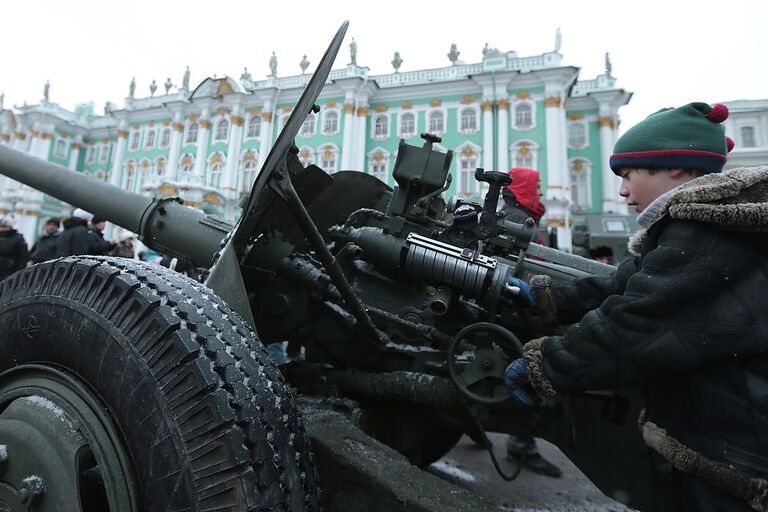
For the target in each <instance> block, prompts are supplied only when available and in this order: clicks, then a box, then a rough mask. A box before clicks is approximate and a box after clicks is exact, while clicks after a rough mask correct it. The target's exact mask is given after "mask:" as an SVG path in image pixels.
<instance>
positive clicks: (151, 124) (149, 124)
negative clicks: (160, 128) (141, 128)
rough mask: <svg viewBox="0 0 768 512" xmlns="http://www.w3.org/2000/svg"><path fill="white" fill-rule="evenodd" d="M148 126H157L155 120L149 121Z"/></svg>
mask: <svg viewBox="0 0 768 512" xmlns="http://www.w3.org/2000/svg"><path fill="white" fill-rule="evenodd" d="M147 126H149V127H150V128H152V127H153V126H155V122H154V121H150V122H148V123H147Z"/></svg>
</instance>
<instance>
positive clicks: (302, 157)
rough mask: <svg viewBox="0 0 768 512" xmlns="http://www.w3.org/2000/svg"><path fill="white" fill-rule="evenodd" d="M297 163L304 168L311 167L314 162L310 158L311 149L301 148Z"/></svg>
mask: <svg viewBox="0 0 768 512" xmlns="http://www.w3.org/2000/svg"><path fill="white" fill-rule="evenodd" d="M299 161H300V162H301V165H303V166H304V167H306V166H308V165H311V164H312V163H313V162H314V158H313V157H312V148H310V147H309V146H303V147H302V148H301V149H300V150H299Z"/></svg>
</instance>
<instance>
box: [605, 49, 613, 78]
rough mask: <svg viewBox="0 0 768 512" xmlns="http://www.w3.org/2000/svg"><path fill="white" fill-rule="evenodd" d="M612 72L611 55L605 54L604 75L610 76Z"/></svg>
mask: <svg viewBox="0 0 768 512" xmlns="http://www.w3.org/2000/svg"><path fill="white" fill-rule="evenodd" d="M612 72H613V65H611V54H610V53H608V52H605V74H606V75H608V76H611V73H612Z"/></svg>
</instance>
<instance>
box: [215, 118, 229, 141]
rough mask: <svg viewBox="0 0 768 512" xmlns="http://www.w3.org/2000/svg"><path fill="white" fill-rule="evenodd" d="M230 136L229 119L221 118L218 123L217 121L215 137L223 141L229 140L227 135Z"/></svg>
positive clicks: (216, 139)
mask: <svg viewBox="0 0 768 512" xmlns="http://www.w3.org/2000/svg"><path fill="white" fill-rule="evenodd" d="M228 136H229V121H227V120H226V119H220V120H219V122H218V123H216V134H215V136H214V138H213V140H215V141H223V140H227V137H228Z"/></svg>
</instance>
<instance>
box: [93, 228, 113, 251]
mask: <svg viewBox="0 0 768 512" xmlns="http://www.w3.org/2000/svg"><path fill="white" fill-rule="evenodd" d="M88 235H89V237H88V254H90V255H93V256H106V255H107V254H109V251H111V250H112V249H114V248H115V244H114V243H112V242H110V241H109V240H104V233H102V232H101V231H99V230H97V229H91V230H90V231H88Z"/></svg>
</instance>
